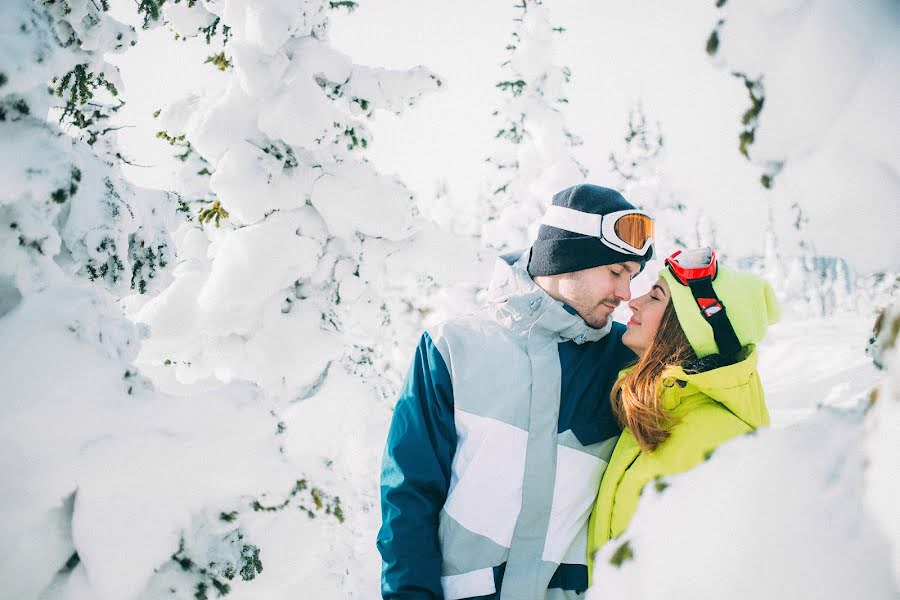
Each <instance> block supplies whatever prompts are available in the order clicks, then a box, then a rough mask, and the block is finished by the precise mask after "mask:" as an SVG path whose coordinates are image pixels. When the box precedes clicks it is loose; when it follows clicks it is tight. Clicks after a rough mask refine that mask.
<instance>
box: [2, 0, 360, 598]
mask: <svg viewBox="0 0 900 600" xmlns="http://www.w3.org/2000/svg"><path fill="white" fill-rule="evenodd" d="M107 8H108V5H107V3H106V2H99V3H98V2H94V1H92V0H83V1H81V0H67V1H64V2H59V1H55V2H54V1H49V0H48V1H37V2H35V1H32V0H11V1H10V2H5V3H2V5H0V22H2V23H3V25H2V29H0V56H2V61H0V65H2V67H0V69H2V70H0V132H2V135H0V148H2V155H3V157H4V160H3V161H2V164H3V167H2V174H3V176H4V182H5V184H4V187H3V191H2V192H0V249H2V251H0V380H2V381H3V382H4V394H3V398H2V409H3V412H4V418H3V421H2V426H0V455H2V459H0V473H2V481H3V482H4V485H3V490H2V492H3V493H2V497H3V500H2V502H0V524H2V529H3V532H4V534H5V543H4V549H3V551H2V553H0V574H2V576H3V578H4V582H5V583H4V592H3V595H4V596H5V597H10V598H38V597H40V598H54V599H70V598H98V599H101V600H106V599H116V600H120V599H129V598H144V599H146V600H156V599H158V598H163V597H165V598H207V597H211V596H212V595H213V594H216V595H218V596H221V595H224V594H226V593H228V592H229V591H230V589H231V588H232V586H234V585H235V583H236V582H239V581H244V580H252V579H254V578H255V577H256V576H257V575H258V574H259V573H260V572H261V571H262V568H263V563H262V559H261V557H260V548H259V546H257V545H256V544H254V543H253V542H252V541H251V539H250V536H249V535H248V533H247V530H248V529H249V528H250V526H252V525H253V522H252V521H251V518H252V517H253V516H258V519H257V522H259V523H263V524H264V523H265V522H266V518H267V517H268V516H269V515H270V514H272V513H278V512H287V511H288V509H290V510H291V511H295V512H297V513H298V514H301V515H303V519H302V522H301V525H300V527H302V526H304V525H305V524H306V522H307V521H308V522H312V521H311V519H310V517H315V516H320V515H321V516H323V517H325V519H319V521H325V523H334V525H335V526H338V525H339V523H340V521H341V520H342V519H343V511H342V508H341V506H340V500H339V499H338V498H337V497H335V496H333V495H330V494H328V493H326V492H325V491H323V490H322V489H321V488H320V487H318V486H317V485H316V484H315V482H312V481H309V480H306V479H303V478H299V477H298V471H297V469H295V468H293V467H292V466H291V465H289V464H287V463H286V462H285V461H284V456H283V454H282V453H281V452H280V450H279V443H278V442H279V439H278V432H279V431H280V429H281V427H280V426H279V424H278V419H277V417H276V416H274V415H272V414H271V406H270V405H269V404H268V402H266V401H265V400H266V398H265V396H264V395H263V394H261V393H260V391H259V389H258V388H256V387H255V386H253V385H250V384H246V383H235V384H231V385H229V386H222V387H220V388H219V389H217V390H215V391H214V392H209V393H199V392H198V393H195V394H193V395H191V396H189V397H178V398H175V397H172V396H167V395H165V394H161V393H159V392H157V391H156V390H155V389H154V388H153V386H152V385H151V383H150V382H149V380H148V379H146V378H145V377H143V376H142V375H141V373H140V371H139V370H138V369H137V368H136V367H135V365H134V362H135V359H136V356H137V354H138V352H139V349H140V343H141V339H142V338H143V337H145V336H146V330H145V328H142V327H139V326H136V325H134V324H133V323H132V322H131V321H129V320H128V319H126V318H125V316H124V314H123V312H122V309H121V308H120V305H119V301H120V300H121V299H122V298H123V297H124V296H126V295H131V294H136V295H146V296H151V295H153V294H154V293H157V292H158V291H159V290H160V289H162V288H163V287H164V286H165V284H166V283H168V281H169V280H171V273H170V271H171V267H172V266H173V265H174V263H175V262H176V256H175V252H174V248H175V244H174V243H173V240H172V239H171V238H170V236H169V233H168V231H169V228H170V227H171V226H172V224H173V223H174V222H175V202H174V200H173V199H172V198H170V197H169V196H168V195H167V194H165V193H162V192H158V191H156V192H155V191H149V190H143V189H138V188H136V187H134V186H133V185H131V184H129V183H128V182H127V181H125V180H124V179H123V178H122V174H121V170H120V168H119V163H120V162H123V161H125V160H127V159H126V158H125V157H123V156H122V154H121V152H119V151H118V146H117V144H116V137H115V131H114V128H112V127H110V126H108V122H109V120H108V116H109V114H110V112H114V111H115V110H116V109H117V107H118V106H121V99H120V98H117V97H119V96H121V95H123V94H124V91H123V90H122V89H121V83H120V81H119V79H118V76H117V71H116V69H115V68H114V67H113V66H111V65H110V64H108V63H107V62H106V61H105V59H104V56H105V54H106V53H114V52H121V51H123V50H126V49H127V48H129V47H130V46H131V45H132V43H133V41H134V39H135V32H134V31H133V30H132V29H131V28H130V27H129V26H126V25H124V24H122V23H120V22H118V21H116V20H114V19H112V18H110V17H109V15H108V14H107V12H106V10H107ZM48 89H49V91H50V92H51V93H49V94H48ZM48 115H50V117H51V118H50V120H48V118H47V116H48ZM245 515H246V516H245ZM300 532H301V533H302V534H306V535H310V536H311V538H312V539H319V537H317V536H319V534H320V533H321V526H320V527H319V529H315V530H307V531H303V530H300ZM316 545H317V544H309V546H310V547H313V546H316ZM311 551H312V550H311ZM263 554H265V550H263Z"/></svg>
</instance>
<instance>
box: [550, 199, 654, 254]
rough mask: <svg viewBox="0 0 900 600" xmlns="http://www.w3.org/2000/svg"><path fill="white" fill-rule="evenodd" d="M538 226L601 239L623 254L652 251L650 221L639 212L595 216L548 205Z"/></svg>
mask: <svg viewBox="0 0 900 600" xmlns="http://www.w3.org/2000/svg"><path fill="white" fill-rule="evenodd" d="M541 223H542V224H543V225H549V226H551V227H556V228H557V229H565V230H566V231H571V232H572V233H580V234H581V235H589V236H591V237H595V238H600V241H601V242H603V243H604V244H606V245H607V246H609V247H610V248H612V249H613V250H617V251H619V252H624V253H626V254H633V255H635V256H641V257H643V256H648V253H651V251H652V249H653V218H652V217H651V216H650V215H649V214H647V213H645V212H644V211H642V210H636V209H631V210H620V211H616V212H612V213H608V214H605V215H597V214H594V213H586V212H582V211H580V210H575V209H574V208H567V207H565V206H551V207H550V208H548V209H547V212H546V213H545V214H544V219H543V220H542V221H541ZM648 258H649V256H648Z"/></svg>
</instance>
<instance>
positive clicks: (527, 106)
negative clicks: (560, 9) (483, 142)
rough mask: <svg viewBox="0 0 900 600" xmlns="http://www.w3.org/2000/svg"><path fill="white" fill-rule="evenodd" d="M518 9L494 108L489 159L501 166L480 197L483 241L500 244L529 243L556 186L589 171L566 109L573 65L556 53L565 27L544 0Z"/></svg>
mask: <svg viewBox="0 0 900 600" xmlns="http://www.w3.org/2000/svg"><path fill="white" fill-rule="evenodd" d="M516 10H517V11H518V16H516V17H515V19H514V25H513V31H512V34H511V38H510V40H509V42H508V43H507V46H506V48H507V50H508V52H509V58H508V59H507V61H506V62H504V63H503V65H502V69H503V80H502V81H500V82H498V83H497V88H498V89H499V90H500V92H501V93H502V95H503V102H502V104H501V106H500V108H498V109H497V110H496V111H495V112H494V115H495V116H496V118H497V120H498V121H499V122H500V125H499V128H498V130H497V132H496V136H495V138H496V149H495V150H494V152H493V153H492V154H491V155H490V156H489V157H488V159H487V160H488V162H489V163H490V164H491V165H492V166H493V167H494V168H495V169H496V173H495V174H494V176H493V177H492V178H491V180H490V182H489V188H488V189H487V190H485V192H484V193H483V198H482V199H481V202H482V207H481V208H482V210H483V214H482V215H481V219H482V220H483V221H485V223H484V226H483V228H482V238H483V242H484V243H485V244H486V245H487V246H489V247H490V248H492V249H493V250H494V251H495V252H503V251H507V250H514V249H519V248H526V247H527V246H529V245H530V244H531V242H532V241H533V240H534V238H535V237H536V236H537V230H538V226H539V225H540V219H541V217H542V216H543V214H544V211H546V209H547V207H548V206H549V205H550V202H551V200H552V198H553V194H555V193H556V192H558V191H560V190H562V189H564V188H567V187H569V186H572V185H576V184H578V183H581V182H582V181H584V178H585V177H586V176H587V171H586V170H585V168H584V167H583V166H582V165H581V164H580V163H579V162H578V160H577V159H576V158H575V157H574V155H573V153H572V148H573V147H575V146H579V145H581V143H582V141H581V139H580V138H579V137H578V136H576V135H575V134H574V133H572V132H571V131H570V130H569V129H568V127H567V126H566V121H565V115H564V114H563V108H564V107H565V105H566V104H568V102H569V100H568V98H567V97H566V92H565V88H566V84H567V83H568V82H569V80H570V78H571V76H572V73H571V71H570V70H569V69H568V68H567V67H565V66H561V65H559V64H557V62H556V56H555V54H554V40H555V38H556V36H559V35H561V34H563V33H564V32H565V29H564V28H563V27H560V26H555V25H554V24H553V21H552V19H551V17H550V13H549V11H548V9H547V7H546V6H545V5H544V4H543V3H542V2H541V1H540V0H525V1H523V2H522V3H521V4H518V5H516Z"/></svg>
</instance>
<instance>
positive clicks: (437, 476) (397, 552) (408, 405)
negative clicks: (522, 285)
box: [378, 333, 456, 600]
mask: <svg viewBox="0 0 900 600" xmlns="http://www.w3.org/2000/svg"><path fill="white" fill-rule="evenodd" d="M455 451H456V426H455V425H454V421H453V387H452V384H451V382H450V373H449V371H448V369H447V365H446V364H445V363H444V360H443V358H442V357H441V355H440V353H439V352H438V350H437V348H436V347H435V346H434V342H433V341H432V340H431V336H429V335H428V333H424V334H423V335H422V339H421V340H420V341H419V346H418V348H417V349H416V356H415V358H414V360H413V364H412V367H411V368H410V370H409V374H408V375H407V378H406V383H405V384H404V386H403V389H402V391H401V392H400V398H399V400H398V401H397V405H396V407H395V408H394V417H393V419H392V420H391V428H390V431H389V432H388V439H387V445H386V446H385V450H384V459H383V463H382V470H381V520H382V523H381V530H380V531H379V532H378V551H379V552H380V553H381V557H382V559H383V564H382V576H381V593H382V596H383V598H385V599H390V600H401V599H402V600H407V599H409V600H411V599H413V598H415V599H417V600H418V599H424V598H437V599H440V598H443V592H442V591H441V549H440V545H439V542H438V514H439V513H440V511H441V508H442V507H443V506H444V502H445V500H446V499H447V489H448V487H449V485H450V463H451V461H452V459H453V454H454V452H455Z"/></svg>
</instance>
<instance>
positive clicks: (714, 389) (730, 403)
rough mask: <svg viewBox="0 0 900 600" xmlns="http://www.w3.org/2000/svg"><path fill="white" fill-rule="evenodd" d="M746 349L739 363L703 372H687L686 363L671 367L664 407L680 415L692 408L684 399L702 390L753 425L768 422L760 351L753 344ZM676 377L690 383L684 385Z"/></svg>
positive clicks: (663, 397) (667, 372) (667, 379)
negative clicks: (761, 380)
mask: <svg viewBox="0 0 900 600" xmlns="http://www.w3.org/2000/svg"><path fill="white" fill-rule="evenodd" d="M744 353H745V354H744V356H745V358H743V360H741V361H740V362H738V363H735V364H733V365H727V366H724V367H719V368H718V369H713V370H711V371H704V372H703V373H685V371H684V369H683V368H682V367H671V368H670V369H667V370H666V371H665V373H664V376H663V386H664V392H663V394H662V396H661V398H660V400H661V402H662V406H663V408H665V409H666V410H668V411H669V412H670V414H672V416H675V417H678V416H680V415H681V414H683V413H684V412H687V411H688V410H689V408H688V407H687V406H682V400H684V399H686V398H688V397H690V396H692V395H694V394H697V393H698V392H700V393H703V394H705V395H706V396H708V397H709V398H711V399H713V400H715V401H716V402H718V403H719V404H721V405H722V406H724V407H725V408H727V409H728V410H729V411H731V412H732V413H733V414H734V415H735V416H736V417H737V418H739V419H740V420H741V421H743V422H744V423H746V424H747V425H749V426H751V427H753V428H757V427H762V426H764V425H768V424H769V411H768V409H766V401H765V395H764V394H763V390H762V384H761V383H760V380H759V373H758V372H757V370H756V367H757V363H758V362H759V354H758V352H757V351H756V346H754V345H752V344H751V345H750V346H748V347H746V348H744ZM675 380H681V381H684V382H686V384H687V385H685V386H684V387H683V388H682V387H681V386H680V385H679V384H677V383H675ZM666 392H668V393H666Z"/></svg>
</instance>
